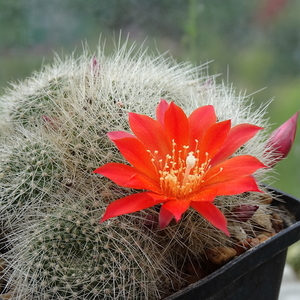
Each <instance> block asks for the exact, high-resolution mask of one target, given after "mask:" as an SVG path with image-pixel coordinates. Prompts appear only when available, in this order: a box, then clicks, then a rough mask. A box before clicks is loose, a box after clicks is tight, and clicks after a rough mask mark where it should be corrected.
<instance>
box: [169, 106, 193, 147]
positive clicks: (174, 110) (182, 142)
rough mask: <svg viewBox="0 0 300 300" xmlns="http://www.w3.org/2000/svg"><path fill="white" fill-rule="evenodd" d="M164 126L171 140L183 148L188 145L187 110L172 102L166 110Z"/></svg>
mask: <svg viewBox="0 0 300 300" xmlns="http://www.w3.org/2000/svg"><path fill="white" fill-rule="evenodd" d="M164 126H165V130H166V134H167V136H168V139H170V141H173V140H174V142H175V143H176V145H177V147H179V148H180V149H181V147H182V146H187V145H188V143H189V123H188V119H187V116H186V114H185V112H184V111H183V110H182V108H180V107H179V106H177V105H176V104H175V103H174V102H171V103H170V105H169V107H168V109H167V110H166V112H165V119H164Z"/></svg>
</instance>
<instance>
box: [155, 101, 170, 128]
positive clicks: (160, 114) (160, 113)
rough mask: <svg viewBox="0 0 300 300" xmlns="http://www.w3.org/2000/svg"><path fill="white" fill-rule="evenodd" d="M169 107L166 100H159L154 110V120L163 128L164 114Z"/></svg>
mask: <svg viewBox="0 0 300 300" xmlns="http://www.w3.org/2000/svg"><path fill="white" fill-rule="evenodd" d="M169 106H170V104H169V103H168V102H167V101H166V100H164V99H161V100H160V102H159V104H158V105H157V108H156V120H157V121H158V122H159V123H160V124H161V125H162V126H163V127H164V123H165V113H166V110H167V109H168V108H169Z"/></svg>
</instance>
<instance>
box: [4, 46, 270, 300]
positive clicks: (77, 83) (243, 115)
mask: <svg viewBox="0 0 300 300" xmlns="http://www.w3.org/2000/svg"><path fill="white" fill-rule="evenodd" d="M161 98H164V99H165V100H168V101H174V102H175V103H176V104H178V105H180V106H181V107H182V108H183V109H184V110H185V112H186V113H187V114H189V113H190V112H192V111H193V110H194V109H196V108H197V107H199V106H203V105H207V104H212V105H214V107H215V110H216V114H217V116H218V118H219V121H222V120H227V119H231V120H232V125H233V126H234V125H237V124H240V123H250V124H254V125H257V126H261V127H267V126H268V125H267V122H266V120H265V119H264V108H260V109H258V110H257V111H253V110H252V107H251V103H249V101H248V99H247V97H245V96H243V95H239V96H236V95H235V93H234V90H233V89H232V88H230V87H226V86H225V85H224V84H220V85H218V84H216V83H215V78H214V77H213V76H209V75H207V66H202V67H199V68H194V67H192V66H191V65H190V64H187V63H182V64H178V63H176V62H175V61H174V60H173V59H172V58H168V57H166V56H159V57H155V56H151V55H148V54H146V51H145V50H143V49H138V50H136V49H135V48H134V47H131V48H129V49H128V45H127V44H124V45H123V46H120V47H118V48H117V49H116V51H115V52H114V53H113V54H112V55H110V56H104V54H103V51H102V49H101V47H100V48H99V50H98V52H97V53H96V54H94V55H91V54H89V53H88V51H85V52H84V53H83V54H82V55H81V56H80V57H79V58H74V57H70V58H66V59H65V60H60V59H59V58H57V59H56V61H55V62H54V64H53V65H51V66H45V67H44V68H43V69H42V70H41V71H40V72H37V73H35V74H33V75H32V76H31V77H30V78H28V79H26V80H25V81H24V82H22V83H18V84H15V85H13V87H12V88H11V89H10V90H9V91H7V93H6V94H5V95H4V96H3V97H2V99H1V105H2V109H1V116H0V117H1V120H2V121H1V122H2V124H1V126H2V131H1V133H0V134H1V135H0V137H1V150H0V153H1V163H0V189H1V190H0V197H1V198H0V213H1V216H3V218H2V227H3V230H4V232H5V235H6V236H5V241H6V243H5V248H6V253H5V254H4V259H5V260H6V261H7V264H8V271H7V273H6V279H7V282H8V287H9V288H11V293H12V294H13V299H20V300H21V299H22V300H24V299H160V298H162V297H163V296H165V295H167V294H168V293H170V292H172V290H176V289H178V288H180V287H181V285H184V284H186V282H187V280H186V275H185V270H184V268H183V267H180V264H181V263H184V262H186V261H191V262H192V261H194V260H197V259H198V260H199V259H200V258H201V257H202V256H203V255H205V249H207V248H210V247H214V246H216V245H217V246H219V245H224V246H228V245H232V243H233V242H234V240H232V239H230V238H229V237H226V236H225V235H224V234H223V233H222V232H220V231H219V230H217V229H216V228H215V227H213V226H212V225H210V224H209V223H208V222H207V221H206V220H205V219H204V218H202V217H201V216H200V215H199V214H196V213H195V212H193V211H189V212H188V213H187V214H186V216H184V218H183V220H182V221H180V222H179V223H178V224H174V225H172V226H169V227H168V228H166V229H164V230H159V228H158V226H157V215H158V212H157V211H156V210H155V209H148V210H146V211H145V212H139V213H135V214H133V215H131V216H126V217H119V218H115V219H113V220H109V221H107V222H104V223H102V224H98V221H99V220H100V218H101V216H102V215H103V213H104V210H105V208H106V206H107V205H108V204H109V203H110V202H112V201H113V200H116V199H118V198H120V197H124V196H125V195H130V194H131V193H133V191H132V190H131V189H127V188H121V187H119V186H117V185H115V184H114V183H112V182H111V181H109V180H108V179H106V178H104V177H101V176H98V175H97V174H93V173H92V171H93V170H94V169H95V168H97V167H98V166H100V165H104V164H106V163H108V162H122V163H124V162H125V160H124V158H123V157H122V155H121V154H120V153H119V151H118V150H117V148H116V147H115V146H114V145H113V143H112V142H111V141H110V140H109V139H108V138H107V136H106V134H107V133H108V132H110V131H117V130H125V131H128V130H129V125H128V112H136V113H140V114H144V115H148V116H150V117H154V115H155V108H156V106H157V104H158V102H159V101H160V99H161ZM3 120H4V121H3ZM179 126H180V124H179ZM265 147H266V133H262V132H261V133H259V134H257V135H256V136H255V137H254V138H252V139H251V140H250V141H249V142H247V143H246V144H245V145H244V146H243V147H241V148H240V149H239V150H238V152H237V153H236V154H238V155H243V154H250V155H253V156H255V157H257V158H258V159H260V160H261V161H263V162H264V163H265V164H267V165H268V164H270V162H271V161H272V157H271V154H268V153H267V155H263V153H264V152H265V151H264V150H265ZM267 171H268V170H267V169H260V170H259V171H258V172H257V174H255V175H256V177H257V178H258V179H265V178H266V176H267ZM250 194H251V193H250ZM250 198H251V199H250V204H251V205H253V206H255V205H259V206H260V207H261V211H265V212H266V213H268V208H267V207H266V206H264V205H263V204H262V203H263V201H262V197H261V195H257V193H252V194H251V197H250ZM245 201H247V200H245V195H236V196H232V197H229V196H223V197H219V198H218V199H216V201H215V203H216V205H217V206H218V207H219V208H220V210H221V211H222V212H223V213H224V214H225V215H226V214H228V220H229V221H230V213H231V210H232V208H234V207H236V206H239V205H240V204H243V203H245ZM236 224H238V225H236ZM236 226H238V227H239V226H240V227H243V230H244V231H247V230H248V231H249V232H250V231H251V230H252V231H253V228H252V227H251V226H252V225H251V224H250V222H248V223H247V224H246V222H245V224H243V222H238V221H236V220H233V221H232V223H230V224H229V229H230V231H231V232H232V234H233V237H234V236H235V234H234V232H235V228H236ZM249 226H250V227H249Z"/></svg>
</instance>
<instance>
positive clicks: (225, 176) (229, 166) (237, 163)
mask: <svg viewBox="0 0 300 300" xmlns="http://www.w3.org/2000/svg"><path fill="white" fill-rule="evenodd" d="M265 167H266V166H265V165H264V164H263V163H262V162H261V161H259V160H258V159H257V158H256V157H254V156H251V155H240V156H235V157H232V158H230V159H227V160H225V161H224V162H222V163H220V164H218V165H217V166H215V167H213V168H211V169H210V170H209V171H208V172H207V173H206V174H205V176H204V178H203V180H204V182H203V185H202V186H208V185H210V184H213V183H217V182H221V181H228V180H234V179H236V178H238V177H244V176H249V175H252V174H253V173H254V172H255V171H256V170H258V169H260V168H265Z"/></svg>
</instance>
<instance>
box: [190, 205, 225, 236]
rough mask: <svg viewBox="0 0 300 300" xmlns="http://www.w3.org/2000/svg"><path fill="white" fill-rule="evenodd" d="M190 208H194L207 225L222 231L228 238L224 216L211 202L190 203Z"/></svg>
mask: <svg viewBox="0 0 300 300" xmlns="http://www.w3.org/2000/svg"><path fill="white" fill-rule="evenodd" d="M191 207H192V208H194V209H195V210H196V211H197V212H198V213H199V214H200V215H201V216H203V218H205V219H206V220H207V221H208V222H209V223H211V224H212V225H214V226H215V227H217V228H218V229H220V230H222V231H223V232H224V233H225V234H226V235H228V236H230V234H229V231H228V228H227V220H226V218H225V216H224V215H223V213H222V212H221V211H220V210H219V209H218V208H217V207H216V206H215V205H214V204H213V203H212V202H202V201H201V202H191Z"/></svg>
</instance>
